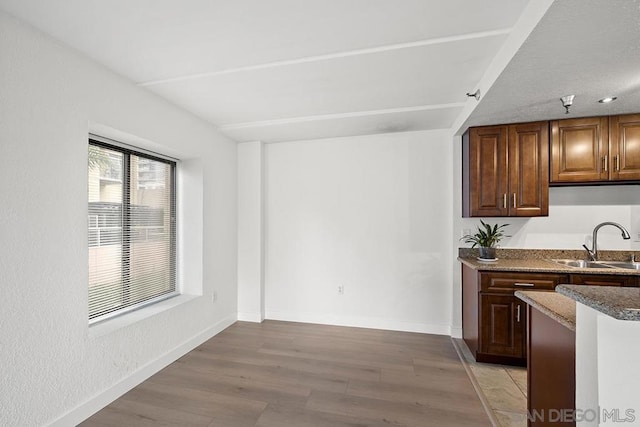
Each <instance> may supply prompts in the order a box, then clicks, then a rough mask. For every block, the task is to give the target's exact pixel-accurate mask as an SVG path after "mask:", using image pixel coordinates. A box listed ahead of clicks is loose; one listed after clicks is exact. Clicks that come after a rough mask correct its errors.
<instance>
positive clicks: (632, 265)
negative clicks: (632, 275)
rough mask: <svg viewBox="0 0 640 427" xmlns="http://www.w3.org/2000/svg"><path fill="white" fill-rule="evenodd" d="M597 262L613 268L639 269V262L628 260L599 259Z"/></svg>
mask: <svg viewBox="0 0 640 427" xmlns="http://www.w3.org/2000/svg"><path fill="white" fill-rule="evenodd" d="M599 262H600V263H602V264H606V265H608V266H609V267H613V268H626V269H629V270H640V262H630V261H599Z"/></svg>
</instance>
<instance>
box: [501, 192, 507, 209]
mask: <svg viewBox="0 0 640 427" xmlns="http://www.w3.org/2000/svg"><path fill="white" fill-rule="evenodd" d="M502 208H503V209H507V193H504V194H503V195H502Z"/></svg>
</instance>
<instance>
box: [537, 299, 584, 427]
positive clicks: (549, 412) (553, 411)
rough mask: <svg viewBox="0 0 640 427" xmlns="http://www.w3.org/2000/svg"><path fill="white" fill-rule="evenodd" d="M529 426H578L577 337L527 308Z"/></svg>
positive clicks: (541, 314) (556, 323)
mask: <svg viewBox="0 0 640 427" xmlns="http://www.w3.org/2000/svg"><path fill="white" fill-rule="evenodd" d="M527 319H528V327H527V350H528V363H527V411H528V415H529V423H528V425H529V426H532V427H542V426H575V425H576V423H575V422H572V421H569V420H571V418H572V417H573V415H574V410H575V407H576V397H575V392H576V374H575V372H576V334H575V332H574V331H572V330H571V329H569V328H567V327H566V326H564V325H562V324H560V323H558V322H557V321H556V320H554V319H552V318H550V317H549V316H547V315H546V314H543V313H541V312H540V311H538V310H537V309H535V308H533V307H531V306H530V305H527Z"/></svg>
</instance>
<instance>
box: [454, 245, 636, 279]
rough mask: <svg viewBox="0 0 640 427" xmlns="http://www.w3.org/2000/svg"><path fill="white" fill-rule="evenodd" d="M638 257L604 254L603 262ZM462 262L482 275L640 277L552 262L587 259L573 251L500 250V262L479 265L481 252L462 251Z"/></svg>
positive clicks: (618, 270)
mask: <svg viewBox="0 0 640 427" xmlns="http://www.w3.org/2000/svg"><path fill="white" fill-rule="evenodd" d="M631 253H634V254H635V255H636V258H637V259H640V252H638V251H600V253H599V254H600V259H601V260H603V261H604V260H607V261H613V260H625V259H628V257H629V254H631ZM458 255H459V256H458V260H459V261H460V262H462V263H464V264H465V265H467V266H469V267H471V268H473V269H474V270H482V271H521V272H532V273H545V272H546V273H567V274H577V273H588V274H609V275H623V276H640V270H631V269H625V268H577V267H569V266H565V265H561V264H557V263H555V262H553V261H551V259H565V258H569V259H583V258H584V255H585V251H580V250H569V249H498V250H497V257H498V260H497V261H493V262H485V261H478V259H477V256H478V250H477V249H471V248H460V249H459V250H458Z"/></svg>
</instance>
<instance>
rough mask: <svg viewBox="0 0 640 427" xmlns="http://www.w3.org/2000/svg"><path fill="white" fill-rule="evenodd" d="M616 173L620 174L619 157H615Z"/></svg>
mask: <svg viewBox="0 0 640 427" xmlns="http://www.w3.org/2000/svg"><path fill="white" fill-rule="evenodd" d="M616 171H618V172H620V156H616Z"/></svg>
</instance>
